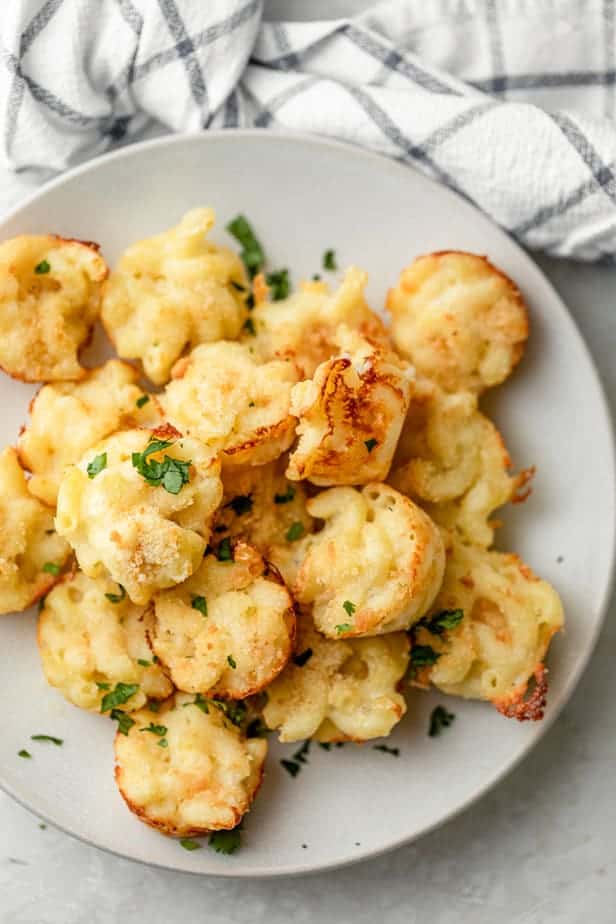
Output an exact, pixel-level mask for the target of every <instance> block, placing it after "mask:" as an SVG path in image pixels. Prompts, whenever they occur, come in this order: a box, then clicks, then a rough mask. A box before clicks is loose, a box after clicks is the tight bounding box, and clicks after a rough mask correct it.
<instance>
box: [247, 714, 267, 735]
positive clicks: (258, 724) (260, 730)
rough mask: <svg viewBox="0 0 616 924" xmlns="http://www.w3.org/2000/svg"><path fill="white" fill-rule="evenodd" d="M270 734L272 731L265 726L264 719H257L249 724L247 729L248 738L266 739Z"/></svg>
mask: <svg viewBox="0 0 616 924" xmlns="http://www.w3.org/2000/svg"><path fill="white" fill-rule="evenodd" d="M269 733H270V729H269V728H268V727H267V725H265V723H264V722H263V721H262V719H259V718H256V719H253V720H252V722H249V723H248V727H247V729H246V737H247V738H266V737H267V736H268V735H269Z"/></svg>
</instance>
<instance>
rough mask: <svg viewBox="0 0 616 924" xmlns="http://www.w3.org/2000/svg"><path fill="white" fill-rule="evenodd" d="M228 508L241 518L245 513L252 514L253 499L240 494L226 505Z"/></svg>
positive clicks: (247, 495)
mask: <svg viewBox="0 0 616 924" xmlns="http://www.w3.org/2000/svg"><path fill="white" fill-rule="evenodd" d="M225 506H226V507H231V509H232V510H233V513H234V514H235V515H236V516H238V517H241V516H243V515H244V514H245V513H250V511H251V510H252V497H251V496H250V494H238V495H237V496H236V497H234V498H233V499H232V500H230V501H229V503H228V504H225Z"/></svg>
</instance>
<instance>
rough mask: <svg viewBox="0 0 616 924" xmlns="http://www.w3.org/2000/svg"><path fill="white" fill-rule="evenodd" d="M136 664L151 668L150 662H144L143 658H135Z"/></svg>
mask: <svg viewBox="0 0 616 924" xmlns="http://www.w3.org/2000/svg"><path fill="white" fill-rule="evenodd" d="M137 664H140V665H141V667H152V662H151V661H146V659H145V658H137Z"/></svg>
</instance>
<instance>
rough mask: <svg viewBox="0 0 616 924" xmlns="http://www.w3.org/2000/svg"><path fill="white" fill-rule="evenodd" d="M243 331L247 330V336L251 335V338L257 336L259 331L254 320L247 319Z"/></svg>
mask: <svg viewBox="0 0 616 924" xmlns="http://www.w3.org/2000/svg"><path fill="white" fill-rule="evenodd" d="M242 330H245V331H246V333H247V334H250V336H251V337H255V336H256V334H257V329H256V327H255V322H254V321H253V320H252V318H246V320H245V321H244V325H243V328H242Z"/></svg>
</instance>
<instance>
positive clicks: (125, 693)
mask: <svg viewBox="0 0 616 924" xmlns="http://www.w3.org/2000/svg"><path fill="white" fill-rule="evenodd" d="M138 689H139V684H138V683H121V682H120V683H116V685H115V687H114V689H113V690H111V692H110V693H106V694H105V696H103V699H102V701H101V712H109V710H110V709H115V707H116V706H123V705H124V703H127V702H128V701H129V699H130V698H131V696H134V695H135V693H136V692H137V691H138Z"/></svg>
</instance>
